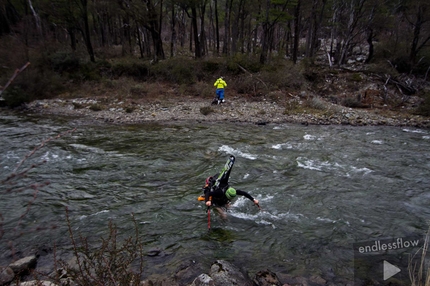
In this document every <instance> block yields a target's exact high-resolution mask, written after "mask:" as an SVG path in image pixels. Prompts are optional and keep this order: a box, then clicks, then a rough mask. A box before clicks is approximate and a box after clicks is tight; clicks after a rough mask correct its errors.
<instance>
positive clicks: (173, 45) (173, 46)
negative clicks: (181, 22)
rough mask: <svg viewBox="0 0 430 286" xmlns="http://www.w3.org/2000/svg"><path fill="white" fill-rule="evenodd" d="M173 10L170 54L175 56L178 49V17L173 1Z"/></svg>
mask: <svg viewBox="0 0 430 286" xmlns="http://www.w3.org/2000/svg"><path fill="white" fill-rule="evenodd" d="M171 9H172V10H171V12H172V22H171V25H170V31H171V38H170V56H171V57H173V56H174V55H175V50H176V29H175V26H176V18H175V4H174V3H172V7H171Z"/></svg>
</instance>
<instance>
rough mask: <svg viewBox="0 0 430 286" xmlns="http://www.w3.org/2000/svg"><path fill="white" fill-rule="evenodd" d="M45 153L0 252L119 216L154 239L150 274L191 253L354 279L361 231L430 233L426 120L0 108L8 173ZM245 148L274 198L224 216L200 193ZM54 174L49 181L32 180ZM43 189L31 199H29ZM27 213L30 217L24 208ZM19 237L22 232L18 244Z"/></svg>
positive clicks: (240, 180)
mask: <svg viewBox="0 0 430 286" xmlns="http://www.w3.org/2000/svg"><path fill="white" fill-rule="evenodd" d="M73 128H76V131H74V132H73V133H71V134H66V135H64V136H62V137H61V138H58V139H54V140H52V141H50V142H47V143H46V144H45V146H44V147H43V148H41V149H40V150H38V151H37V152H36V153H35V154H33V155H32V156H31V157H29V158H28V159H27V160H25V162H24V163H23V166H22V167H23V168H24V169H25V168H28V167H30V166H31V165H32V164H38V163H40V162H41V161H45V163H43V164H40V165H37V166H35V168H33V169H31V170H30V171H29V172H28V173H27V176H26V177H25V178H22V179H20V180H18V184H17V185H16V186H15V187H14V188H13V190H12V191H10V192H6V190H5V186H4V185H3V186H2V190H1V201H0V214H1V215H2V217H3V229H4V231H5V233H4V235H3V237H2V238H1V239H0V253H5V255H3V256H2V257H1V258H0V265H4V264H7V263H9V262H10V261H9V260H10V259H11V258H10V257H9V256H8V255H6V254H9V255H10V253H11V250H10V249H11V245H13V248H14V249H15V250H16V251H18V252H19V253H23V254H27V253H28V252H30V250H31V249H35V248H38V247H42V246H47V245H48V246H49V245H53V244H54V243H55V245H56V246H57V247H59V248H65V249H67V248H68V247H69V246H70V239H69V236H68V231H67V224H66V219H65V218H66V211H65V209H66V207H67V209H68V215H69V219H70V222H71V225H72V228H73V231H74V232H76V233H79V234H82V235H83V236H87V237H92V238H98V237H99V236H106V235H107V234H108V227H107V225H108V222H109V221H112V222H113V223H114V224H115V225H117V227H118V229H119V231H120V233H122V234H125V235H127V234H130V235H133V234H134V227H133V222H132V220H131V219H130V217H131V216H130V214H132V213H133V214H134V216H135V218H136V220H137V222H138V226H139V231H140V233H141V235H142V237H141V238H142V240H143V241H144V247H145V249H146V250H150V249H153V248H159V249H162V250H163V253H165V255H164V256H163V257H162V258H160V257H146V258H145V260H146V262H145V263H146V269H145V275H150V274H151V273H169V272H171V273H173V272H174V271H175V269H176V268H177V267H178V265H180V263H182V262H183V261H196V262H199V263H201V264H202V265H205V266H207V267H209V266H210V264H211V263H212V262H213V261H214V260H216V259H225V260H229V261H232V262H234V263H236V264H238V265H241V266H243V267H245V268H246V269H247V270H248V271H249V273H250V274H251V276H252V274H253V273H255V272H257V271H259V270H262V269H270V270H272V271H274V272H277V273H288V274H290V275H298V276H310V275H319V276H321V277H323V278H324V279H327V280H329V281H336V279H344V280H346V281H352V279H353V275H354V263H353V262H354V251H353V245H354V243H356V242H359V241H372V240H375V239H382V238H389V237H392V238H394V237H407V236H409V235H411V234H425V233H426V231H427V228H428V220H429V217H430V210H429V204H430V193H429V192H428V191H429V185H430V131H429V130H426V129H417V128H413V127H408V128H406V127H401V128H400V127H399V128H398V127H385V126H384V127H383V126H379V127H370V126H367V127H352V126H303V125H294V124H269V125H263V126H258V125H252V124H237V123H228V122H222V123H213V124H209V123H194V124H190V123H187V122H172V123H170V124H157V123H148V124H142V125H122V126H118V125H107V124H97V123H90V122H86V121H85V120H81V119H77V118H59V117H39V116H24V115H17V114H14V113H5V112H3V113H1V115H0V135H1V140H0V168H1V177H0V179H1V180H3V179H4V178H5V177H6V176H7V175H8V174H10V173H12V171H13V170H14V168H15V167H16V166H17V164H18V163H19V162H20V161H21V160H22V159H23V158H24V157H25V156H26V155H27V154H28V153H29V152H31V150H33V149H34V148H35V147H36V146H38V145H39V144H40V143H41V142H43V141H44V140H46V139H47V138H50V137H54V136H56V135H58V134H60V133H61V132H65V131H68V130H72V129H73ZM229 154H233V155H235V156H236V163H235V165H234V168H233V171H232V175H231V177H230V183H231V185H232V186H233V187H235V188H237V189H241V190H244V191H247V192H249V193H250V194H251V195H253V196H254V197H255V198H257V199H258V200H259V201H260V206H261V210H259V209H258V208H257V207H256V206H254V205H253V204H252V203H251V202H250V201H249V200H247V199H245V198H242V197H240V198H238V199H236V200H235V201H234V203H233V204H232V207H231V208H230V210H229V211H228V219H227V220H222V219H221V218H220V217H219V216H218V215H216V214H215V213H214V212H212V213H211V230H210V231H208V221H207V214H206V208H205V207H204V204H203V203H202V202H199V201H197V197H198V196H199V195H200V194H201V188H202V186H203V184H204V181H205V178H206V177H208V176H210V175H213V174H214V173H216V172H218V171H219V170H220V169H221V168H222V166H223V165H224V163H225V161H226V160H227V158H228V155H229ZM46 181H49V182H50V184H49V185H47V186H42V187H40V188H39V191H38V193H37V194H36V198H35V199H33V197H34V195H35V192H34V190H33V189H25V190H19V189H18V187H19V186H22V185H25V184H32V183H40V184H43V183H44V182H46ZM29 202H31V206H30V207H29V208H28V212H27V211H26V210H27V207H28V205H29ZM22 215H24V216H23V218H22V219H20V217H21V216H22ZM10 241H13V243H12V244H11V243H10Z"/></svg>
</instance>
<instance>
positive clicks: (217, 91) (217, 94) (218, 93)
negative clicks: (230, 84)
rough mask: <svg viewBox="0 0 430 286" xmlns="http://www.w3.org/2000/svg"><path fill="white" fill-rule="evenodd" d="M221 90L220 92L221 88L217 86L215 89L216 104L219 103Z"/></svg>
mask: <svg viewBox="0 0 430 286" xmlns="http://www.w3.org/2000/svg"><path fill="white" fill-rule="evenodd" d="M221 92H222V89H221V88H217V90H216V97H217V99H218V104H220V103H221Z"/></svg>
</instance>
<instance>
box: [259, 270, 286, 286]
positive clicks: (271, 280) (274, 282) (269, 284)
mask: <svg viewBox="0 0 430 286" xmlns="http://www.w3.org/2000/svg"><path fill="white" fill-rule="evenodd" d="M253 281H254V284H255V285H258V286H282V283H281V281H279V278H278V276H277V275H276V273H274V272H272V271H270V270H263V271H259V272H258V273H257V274H255V278H254V280H253Z"/></svg>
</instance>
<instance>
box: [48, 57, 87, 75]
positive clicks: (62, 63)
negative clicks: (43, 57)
mask: <svg viewBox="0 0 430 286" xmlns="http://www.w3.org/2000/svg"><path fill="white" fill-rule="evenodd" d="M47 60H48V63H49V64H50V66H51V68H52V70H54V71H55V72H58V73H60V74H63V73H65V72H67V73H74V72H77V71H79V67H80V61H79V58H78V57H77V56H76V55H75V54H73V53H67V52H56V53H53V54H51V55H48V56H47Z"/></svg>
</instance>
